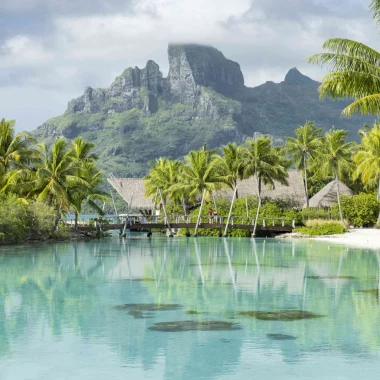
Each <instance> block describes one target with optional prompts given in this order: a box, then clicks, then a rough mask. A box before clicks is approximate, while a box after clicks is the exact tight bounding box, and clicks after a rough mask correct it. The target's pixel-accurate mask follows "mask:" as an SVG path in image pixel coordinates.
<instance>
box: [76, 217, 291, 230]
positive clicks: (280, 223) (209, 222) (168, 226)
mask: <svg viewBox="0 0 380 380" xmlns="http://www.w3.org/2000/svg"><path fill="white" fill-rule="evenodd" d="M127 219H128V220H127ZM121 221H122V223H104V224H102V225H101V229H102V230H103V231H111V230H118V231H120V232H123V231H125V230H127V229H128V230H130V231H144V232H151V230H153V229H156V230H171V231H174V232H175V231H177V230H179V229H186V230H190V229H194V228H195V227H196V222H195V221H194V220H191V219H190V217H188V216H184V215H182V216H181V215H177V216H173V217H169V218H164V217H162V216H161V217H157V216H154V217H143V216H141V217H129V218H124V220H123V218H121ZM226 225H227V217H225V216H218V217H216V218H215V219H210V218H208V217H202V218H201V220H200V224H199V226H198V228H199V229H218V230H220V231H221V232H223V231H224V230H225V228H226ZM253 227H254V221H253V220H251V219H250V218H247V217H241V216H232V217H231V218H230V220H229V223H228V229H229V230H245V231H247V232H248V231H251V232H252V230H253ZM89 228H91V227H90V225H89V224H88V223H85V224H79V225H78V230H79V231H83V232H85V231H88V230H89ZM294 228H295V221H294V220H291V219H285V218H267V219H263V220H260V224H258V225H257V228H256V230H257V231H260V232H268V233H276V234H278V233H287V232H292V231H293V229H294Z"/></svg>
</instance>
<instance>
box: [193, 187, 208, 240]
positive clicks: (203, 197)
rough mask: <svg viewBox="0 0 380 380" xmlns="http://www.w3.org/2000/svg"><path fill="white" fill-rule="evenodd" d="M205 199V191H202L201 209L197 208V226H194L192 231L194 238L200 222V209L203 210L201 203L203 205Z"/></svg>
mask: <svg viewBox="0 0 380 380" xmlns="http://www.w3.org/2000/svg"><path fill="white" fill-rule="evenodd" d="M205 197H206V189H204V190H203V193H202V201H201V207H200V208H199V213H198V219H197V224H196V225H195V231H194V236H195V237H196V236H197V234H198V227H199V223H200V220H201V214H202V208H203V203H204V201H205Z"/></svg>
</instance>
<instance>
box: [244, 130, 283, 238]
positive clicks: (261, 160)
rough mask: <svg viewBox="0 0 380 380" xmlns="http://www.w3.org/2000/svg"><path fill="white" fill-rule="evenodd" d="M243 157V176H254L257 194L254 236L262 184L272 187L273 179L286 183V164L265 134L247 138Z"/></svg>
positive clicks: (278, 150) (273, 184)
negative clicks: (255, 137) (253, 138)
mask: <svg viewBox="0 0 380 380" xmlns="http://www.w3.org/2000/svg"><path fill="white" fill-rule="evenodd" d="M243 157H244V161H245V168H244V175H245V177H251V176H255V177H256V181H257V196H258V201H259V203H258V206H257V212H256V218H255V225H254V228H253V234H252V236H255V235H256V228H257V221H258V218H259V213H260V208H261V190H262V185H263V184H264V185H266V186H268V187H271V188H274V186H275V181H278V182H280V183H281V184H284V185H288V181H287V178H288V172H287V170H286V166H287V165H286V160H285V157H283V156H282V154H281V152H280V149H278V148H274V147H273V145H272V142H271V140H270V139H269V138H268V137H267V136H262V137H259V138H258V139H255V140H251V139H249V140H247V142H246V146H245V147H244V151H243Z"/></svg>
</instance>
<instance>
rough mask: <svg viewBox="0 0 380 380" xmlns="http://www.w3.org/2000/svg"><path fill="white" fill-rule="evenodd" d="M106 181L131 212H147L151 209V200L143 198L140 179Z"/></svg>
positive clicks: (108, 179)
mask: <svg viewBox="0 0 380 380" xmlns="http://www.w3.org/2000/svg"><path fill="white" fill-rule="evenodd" d="M107 181H108V182H109V183H110V184H111V185H112V187H113V188H114V189H115V190H116V191H117V192H118V193H119V195H120V196H121V197H122V198H123V199H124V200H125V201H126V202H127V203H128V204H129V202H130V201H131V197H132V194H133V198H132V204H131V207H132V209H133V210H140V211H149V210H152V208H153V200H152V199H151V198H146V197H145V186H144V181H143V179H142V178H107Z"/></svg>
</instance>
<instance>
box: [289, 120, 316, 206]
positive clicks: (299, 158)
mask: <svg viewBox="0 0 380 380" xmlns="http://www.w3.org/2000/svg"><path fill="white" fill-rule="evenodd" d="M295 134H296V136H297V138H294V137H288V138H287V140H286V145H285V151H286V152H287V153H288V154H289V155H291V161H292V163H293V164H294V165H295V166H296V168H297V170H303V180H304V189H305V199H306V206H307V207H309V189H308V179H307V171H308V161H309V158H310V157H311V158H313V157H315V154H316V151H317V149H318V147H319V145H320V143H321V138H322V128H316V127H315V123H314V122H312V121H308V122H306V124H305V125H303V126H300V127H298V128H297V129H296V130H295Z"/></svg>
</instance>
